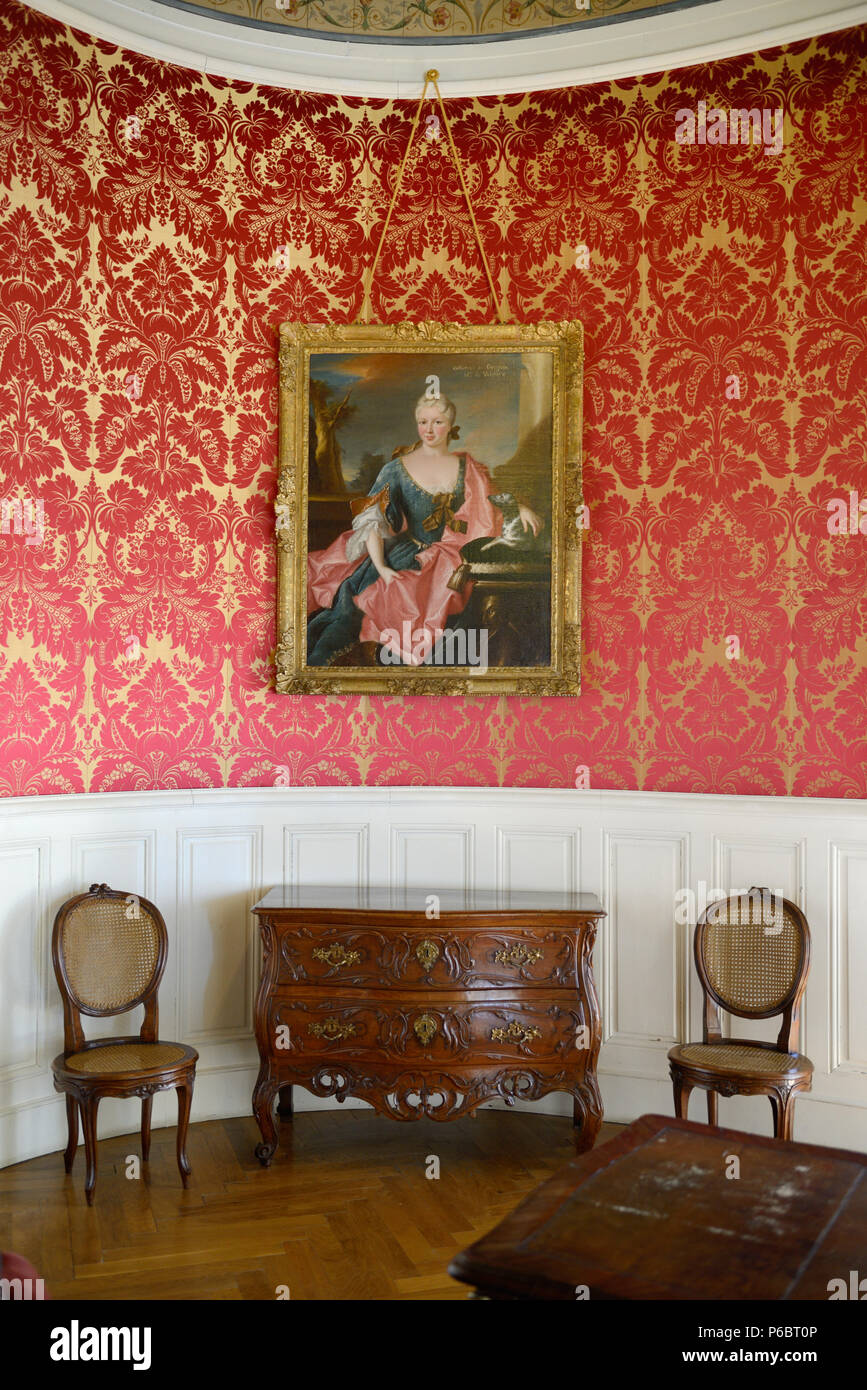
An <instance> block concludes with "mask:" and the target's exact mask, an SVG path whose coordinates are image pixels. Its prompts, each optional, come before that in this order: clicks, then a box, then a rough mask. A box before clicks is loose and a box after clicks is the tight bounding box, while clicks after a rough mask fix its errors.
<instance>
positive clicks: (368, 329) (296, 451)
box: [275, 322, 584, 696]
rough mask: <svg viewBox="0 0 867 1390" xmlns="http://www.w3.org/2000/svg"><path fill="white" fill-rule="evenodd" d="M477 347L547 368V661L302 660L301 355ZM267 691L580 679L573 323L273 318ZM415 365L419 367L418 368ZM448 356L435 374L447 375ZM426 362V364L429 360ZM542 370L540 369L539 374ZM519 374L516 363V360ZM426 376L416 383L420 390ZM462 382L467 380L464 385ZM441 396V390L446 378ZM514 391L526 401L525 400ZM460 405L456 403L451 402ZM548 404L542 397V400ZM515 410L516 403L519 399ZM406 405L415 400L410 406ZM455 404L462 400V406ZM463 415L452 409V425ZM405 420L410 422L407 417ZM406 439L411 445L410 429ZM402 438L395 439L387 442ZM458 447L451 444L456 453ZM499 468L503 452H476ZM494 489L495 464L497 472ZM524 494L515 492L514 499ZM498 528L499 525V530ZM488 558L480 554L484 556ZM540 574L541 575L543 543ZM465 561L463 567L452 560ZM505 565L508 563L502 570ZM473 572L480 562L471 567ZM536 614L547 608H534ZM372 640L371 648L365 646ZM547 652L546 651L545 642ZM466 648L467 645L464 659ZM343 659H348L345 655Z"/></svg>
mask: <svg viewBox="0 0 867 1390" xmlns="http://www.w3.org/2000/svg"><path fill="white" fill-rule="evenodd" d="M322 353H329V354H334V353H344V354H347V353H352V354H362V355H363V354H365V353H367V354H370V355H374V354H375V355H376V357H378V358H381V356H382V354H384V353H387V354H403V355H410V354H418V355H423V357H424V359H425V363H426V364H429V363H430V360H431V357H432V356H434V357H435V356H436V355H439V354H442V355H443V356H444V358H445V357H447V355H448V354H460V356H461V359H462V360H463V359H465V358H466V357H467V356H468V355H472V356H475V355H478V357H479V359H480V370H481V367H482V365H484V364H485V363H486V362H487V363H491V364H492V370H494V371H496V370H497V368H496V365H495V359H496V357H497V356H498V355H500V354H511V355H512V360H514V355H515V354H522V355H523V354H536V353H539V354H544V355H546V356H547V357H548V358H550V363H551V370H550V376H548V368H547V365H546V366H545V367H544V372H545V379H546V380H550V381H551V383H552V386H551V417H550V418H551V441H552V443H551V493H550V497H551V515H550V520H548V519H546V523H545V524H546V528H548V527H550V530H549V531H547V535H546V540H547V538H548V536H549V537H550V580H551V610H550V649H549V656H550V660H549V662H548V664H545V665H542V664H539V665H533V666H530V665H528V666H514V665H512V666H508V665H496V664H491V663H490V662H489V663H488V664H487V665H482V664H481V663H478V664H477V665H466V666H458V665H448V666H446V665H442V664H436V663H435V660H434V661H432V662H430V663H428V662H425V663H423V664H417V665H410V664H409V663H406V664H400V665H399V664H389V665H386V664H379V663H378V662H376V663H373V664H368V665H358V666H352V665H345V664H333V665H312V666H311V665H308V664H307V550H308V503H309V463H308V460H309V457H310V447H311V439H310V434H311V431H310V413H311V401H310V361H311V356H313V355H314V354H322ZM279 363H280V395H279V403H280V435H279V477H278V487H277V498H276V503H275V531H276V547H277V648H276V653H275V666H276V689H277V690H278V691H279V692H280V693H283V694H296V695H297V694H349V693H363V692H371V693H380V694H392V695H465V696H467V695H468V696H473V695H478V696H485V695H492V694H511V695H528V696H551V695H554V696H575V695H577V694H579V692H580V677H581V540H582V529H581V528H582V520H583V517H584V510H583V500H584V499H583V492H582V484H581V437H582V371H583V343H582V331H581V325H580V324H579V323H574V322H571V323H567V322H564V323H536V324H514V323H498V324H490V325H457V324H439V323H400V324H389V325H382V324H351V325H346V326H342V327H335V326H333V325H328V324H300V323H283V324H281V325H280V347H279ZM420 365H421V364H420ZM447 367H448V363H447V361H445V362H444V369H443V370H444V376H447ZM428 369H429V366H428ZM541 370H542V369H541V368H540V371H541ZM522 374H523V368H522ZM424 379H425V378H424V377H422V379H421V384H422V390H423V389H424ZM468 389H471V388H468ZM443 392H444V394H446V395H448V389H447V387H446V386H445V385H444V386H443ZM522 399H523V398H522ZM458 404H459V403H458ZM544 407H545V409H546V411H547V397H546V400H545V402H544ZM522 408H523V406H522ZM410 409H412V407H410ZM459 409H460V405H459ZM460 423H461V420H460V417H459V419H458V424H460ZM409 424H410V426H411V425H412V420H411V418H410V421H409ZM407 436H408V437H407V440H406V441H404V442H406V443H412V442H413V436H412V434H411V433H410V432H409V429H408V430H407ZM396 442H397V443H400V442H401V441H396ZM459 447H460V446H457V447H454V448H453V451H454V452H458V450H459ZM479 453H480V462H482V463H485V464H487V463H490V465H491V466H492V467H493V468H494V470H496V467H497V465H498V464H502V463H504V462H505V460H503V459H499V460H497V459H490V460H488V459H485V458H484V455H483V451H482V450H479ZM493 476H494V481H495V485H496V471H494V474H493ZM518 500H519V501H520V500H521V499H520V498H519V499H518ZM504 534H505V532H504ZM486 558H487V557H486ZM544 564H545V574H546V575H547V564H548V560H547V549H546V558H545V561H544ZM461 568H462V569H463V568H465V567H464V566H462V567H461ZM502 568H504V569H505V568H507V567H506V566H503V567H502ZM480 572H481V567H480ZM543 611H544V610H543ZM373 645H374V644H372V643H371V644H368V646H373ZM546 650H548V649H547V648H546ZM469 651H470V648H469V645H468V646H467V648H466V653H467V655H468V658H469ZM350 659H351V658H350Z"/></svg>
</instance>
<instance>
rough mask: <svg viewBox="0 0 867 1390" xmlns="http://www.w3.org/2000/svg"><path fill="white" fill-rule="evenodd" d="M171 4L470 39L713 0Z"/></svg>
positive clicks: (400, 34)
mask: <svg viewBox="0 0 867 1390" xmlns="http://www.w3.org/2000/svg"><path fill="white" fill-rule="evenodd" d="M160 3H161V4H168V5H171V6H172V8H176V9H185V10H194V11H195V10H199V11H202V12H203V13H210V14H218V15H223V16H228V17H230V18H232V19H235V20H243V21H245V22H246V23H248V24H253V25H255V26H256V27H259V26H265V25H270V26H274V27H276V28H280V29H285V28H290V29H294V30H298V31H300V32H302V33H306V34H309V35H310V36H311V37H312V36H314V35H315V37H316V38H325V37H327V36H328V35H329V34H332V35H334V36H337V35H339V36H340V37H341V38H346V37H349V36H351V37H352V38H357V39H364V38H367V39H391V40H401V39H416V40H422V41H425V42H427V41H430V40H439V41H446V42H448V41H449V40H451V41H452V42H456V41H458V40H460V41H461V42H462V43H463V42H466V40H467V39H473V38H475V39H484V38H486V37H487V38H496V37H500V36H502V35H509V34H512V35H515V36H526V35H528V34H533V33H543V32H544V31H545V30H547V29H551V28H560V27H564V26H569V27H573V28H574V27H575V26H576V25H598V24H608V23H613V22H616V21H618V20H621V19H625V18H629V19H635V18H637V17H638V16H641V17H642V18H644V17H646V16H650V15H657V14H662V13H665V12H666V11H670V10H681V9H687V8H691V7H692V6H693V5H701V4H708V3H711V0H675V3H671V0H658V3H655V0H198V3H196V4H194V5H187V4H184V3H182V0H160Z"/></svg>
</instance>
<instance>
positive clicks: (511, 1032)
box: [491, 1018, 542, 1043]
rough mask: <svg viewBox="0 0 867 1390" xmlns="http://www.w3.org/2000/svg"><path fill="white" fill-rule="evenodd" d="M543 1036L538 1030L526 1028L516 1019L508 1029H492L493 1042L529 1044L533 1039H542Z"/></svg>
mask: <svg viewBox="0 0 867 1390" xmlns="http://www.w3.org/2000/svg"><path fill="white" fill-rule="evenodd" d="M541 1036H542V1034H541V1032H540V1030H539V1029H538V1028H525V1027H524V1025H523V1023H519V1022H518V1020H517V1019H516V1018H513V1019H512V1022H511V1023H510V1024H509V1026H508V1028H492V1029H491V1042H519V1043H528V1042H529V1041H530V1040H531V1038H541Z"/></svg>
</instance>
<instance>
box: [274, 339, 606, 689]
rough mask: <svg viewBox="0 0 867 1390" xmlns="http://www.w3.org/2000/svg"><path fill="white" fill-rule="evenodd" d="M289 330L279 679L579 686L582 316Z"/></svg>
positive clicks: (279, 524) (282, 391) (411, 685)
mask: <svg viewBox="0 0 867 1390" xmlns="http://www.w3.org/2000/svg"><path fill="white" fill-rule="evenodd" d="M279 334H280V342H279V367H280V374H279V477H278V489H277V498H276V503H275V532H276V547H277V648H276V654H275V666H276V689H277V690H278V691H279V692H281V693H284V694H322V693H335V694H347V693H353V692H354V693H362V692H370V693H382V694H393V695H401V694H403V695H427V694H429V695H435V694H436V695H465V696H466V695H470V696H472V695H478V696H483V695H493V694H509V695H531V696H552V695H553V696H575V695H577V694H578V693H579V692H580V686H581V541H582V537H583V532H584V529H585V526H586V520H585V519H586V509H585V508H584V505H583V493H582V482H581V439H582V380H583V341H582V330H581V325H580V324H579V323H577V322H564V323H537V324H529V325H527V324H496V325H484V326H481V325H479V326H473V325H468V326H464V325H461V326H458V325H454V324H439V323H417V324H407V323H402V324H394V325H363V324H353V325H349V326H344V327H335V326H331V325H325V324H301V323H283V324H281V325H280V329H279ZM467 430H468V431H469V434H468V435H467ZM446 431H448V433H447V434H446ZM461 433H463V435H464V438H462V439H461V442H460V443H454V440H455V439H456V438H458V437H460V435H461ZM392 444H396V445H397V447H396V448H394V449H392V448H391V445H392ZM448 478H451V479H452V481H446V479H448ZM386 571H387V573H386Z"/></svg>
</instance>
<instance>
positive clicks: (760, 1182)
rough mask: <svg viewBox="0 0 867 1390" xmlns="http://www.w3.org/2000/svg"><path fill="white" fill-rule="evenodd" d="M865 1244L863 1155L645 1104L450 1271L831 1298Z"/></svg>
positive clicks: (522, 1291)
mask: <svg viewBox="0 0 867 1390" xmlns="http://www.w3.org/2000/svg"><path fill="white" fill-rule="evenodd" d="M732 1156H733V1157H735V1158H737V1160H738V1165H735V1164H734V1163H733V1162H732V1161H731V1159H732ZM738 1166H739V1171H740V1176H739V1177H735V1176H731V1177H727V1176H726V1174H727V1173H732V1174H733V1173H734V1172H735V1171H736V1168H737V1167H738ZM865 1250H867V1156H865V1155H864V1154H860V1153H852V1152H849V1150H847V1149H826V1148H821V1147H820V1146H818V1145H816V1144H792V1143H781V1142H780V1141H779V1140H774V1139H765V1138H760V1137H758V1136H757V1135H754V1134H744V1133H742V1132H740V1131H739V1130H733V1129H710V1128H709V1127H708V1126H707V1125H701V1124H696V1123H695V1122H694V1121H690V1120H675V1119H668V1118H667V1117H666V1116H664V1115H644V1116H642V1117H641V1119H639V1120H636V1121H635V1122H634V1123H633V1124H631V1125H630V1126H629V1128H628V1129H627V1130H625V1131H624V1133H623V1134H621V1135H620V1136H619V1137H618V1138H617V1139H613V1140H611V1141H610V1142H609V1143H607V1144H603V1145H602V1146H601V1147H600V1148H598V1149H595V1150H594V1151H593V1153H590V1154H585V1155H584V1156H583V1157H582V1158H578V1159H575V1160H574V1161H573V1162H572V1163H570V1164H569V1165H568V1166H567V1167H566V1168H564V1169H563V1170H562V1172H560V1173H558V1174H556V1176H555V1177H553V1178H551V1179H549V1181H548V1182H546V1183H543V1184H542V1186H541V1187H539V1188H538V1189H537V1190H536V1192H534V1193H533V1194H532V1195H531V1196H530V1197H528V1198H527V1200H526V1201H525V1202H523V1203H522V1205H521V1206H520V1207H518V1208H517V1210H515V1211H514V1212H512V1214H511V1216H508V1217H507V1218H506V1220H505V1221H503V1222H501V1224H500V1225H499V1226H497V1227H496V1228H495V1229H494V1230H493V1231H491V1232H490V1233H489V1234H488V1235H486V1236H484V1237H483V1239H482V1240H480V1241H477V1242H476V1244H475V1245H471V1246H470V1247H469V1249H467V1250H464V1251H462V1252H461V1254H460V1255H458V1256H457V1258H456V1259H455V1260H454V1261H453V1262H452V1264H451V1266H450V1268H449V1273H450V1274H451V1275H452V1276H453V1278H455V1279H460V1280H462V1281H463V1282H464V1283H468V1284H472V1285H474V1286H475V1288H476V1289H477V1290H478V1293H479V1294H480V1295H483V1296H486V1297H489V1298H494V1299H570V1300H575V1298H576V1297H589V1298H590V1299H712V1300H717V1299H718V1300H723V1299H763V1300H764V1299H780V1300H783V1301H789V1300H802V1299H821V1300H824V1301H827V1300H828V1298H829V1288H828V1286H829V1282H830V1281H831V1280H833V1279H843V1280H845V1281H846V1283H847V1284H848V1283H849V1279H850V1270H859V1269H860V1270H861V1272H862V1273H867V1269H865V1263H864V1254H865ZM832 1287H834V1286H832ZM585 1289H586V1293H585V1292H584V1290H585ZM850 1297H851V1294H850Z"/></svg>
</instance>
